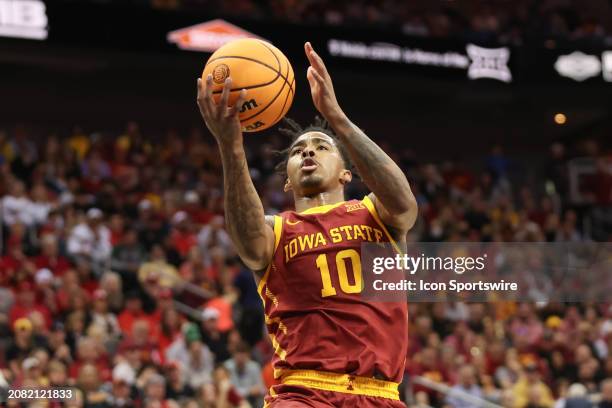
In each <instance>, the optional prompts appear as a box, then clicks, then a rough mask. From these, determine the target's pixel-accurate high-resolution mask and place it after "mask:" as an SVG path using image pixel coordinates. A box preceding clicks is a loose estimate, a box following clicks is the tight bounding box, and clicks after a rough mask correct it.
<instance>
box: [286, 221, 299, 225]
mask: <svg viewBox="0 0 612 408" xmlns="http://www.w3.org/2000/svg"><path fill="white" fill-rule="evenodd" d="M286 222H287V225H298V224H299V223H300V222H302V221H289V220H287V221H286Z"/></svg>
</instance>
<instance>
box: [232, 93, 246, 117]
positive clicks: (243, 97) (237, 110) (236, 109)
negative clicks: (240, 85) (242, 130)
mask: <svg viewBox="0 0 612 408" xmlns="http://www.w3.org/2000/svg"><path fill="white" fill-rule="evenodd" d="M246 95H247V90H246V89H243V90H241V91H240V94H239V95H238V99H237V100H236V103H235V104H234V106H232V107H231V108H229V109H228V116H234V115H238V114H239V113H240V110H241V109H242V105H244V101H246Z"/></svg>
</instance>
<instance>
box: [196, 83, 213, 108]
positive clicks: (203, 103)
mask: <svg viewBox="0 0 612 408" xmlns="http://www.w3.org/2000/svg"><path fill="white" fill-rule="evenodd" d="M203 87H204V86H203V85H202V78H198V80H197V88H198V90H197V92H198V96H197V103H198V107H199V108H200V112H201V113H202V114H203V115H205V116H209V115H210V107H209V106H208V103H207V101H205V100H204V95H205V90H204V89H203Z"/></svg>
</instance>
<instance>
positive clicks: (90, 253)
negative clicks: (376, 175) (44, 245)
mask: <svg viewBox="0 0 612 408" xmlns="http://www.w3.org/2000/svg"><path fill="white" fill-rule="evenodd" d="M103 217H104V214H103V213H102V211H100V210H99V209H98V208H91V209H89V210H88V211H87V214H86V220H85V221H84V222H81V223H79V224H78V225H76V226H75V227H74V228H73V230H72V231H71V232H70V236H69V237H68V242H67V249H68V253H69V254H70V255H71V256H73V257H85V258H91V260H92V261H93V263H94V265H95V266H97V267H98V268H102V267H103V266H104V265H105V264H106V262H107V261H108V260H109V258H110V255H111V251H112V246H111V242H110V231H109V229H108V227H106V226H105V225H104V224H103V223H102V221H103Z"/></svg>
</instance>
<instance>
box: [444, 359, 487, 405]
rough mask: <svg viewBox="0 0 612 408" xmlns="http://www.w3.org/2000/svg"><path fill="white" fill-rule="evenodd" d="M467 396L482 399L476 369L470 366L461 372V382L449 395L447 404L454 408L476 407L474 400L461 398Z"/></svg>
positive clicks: (459, 381) (463, 368) (462, 368)
mask: <svg viewBox="0 0 612 408" xmlns="http://www.w3.org/2000/svg"><path fill="white" fill-rule="evenodd" d="M465 395H469V396H472V397H476V398H482V392H481V390H480V387H479V386H478V384H477V383H476V375H475V373H474V367H472V366H470V365H466V366H463V367H461V369H460V370H459V380H458V382H457V384H456V385H455V386H454V387H453V388H451V390H450V392H449V393H448V395H447V397H446V403H447V404H448V405H449V406H451V407H453V408H464V407H465V408H469V407H472V406H474V402H473V400H468V399H465V398H461V397H462V396H465Z"/></svg>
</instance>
